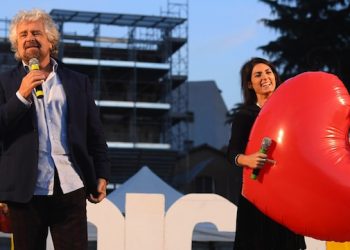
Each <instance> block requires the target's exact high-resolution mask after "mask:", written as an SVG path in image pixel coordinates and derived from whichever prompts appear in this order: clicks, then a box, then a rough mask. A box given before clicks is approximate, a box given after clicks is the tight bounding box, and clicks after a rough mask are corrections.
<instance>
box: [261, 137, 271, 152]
mask: <svg viewBox="0 0 350 250" xmlns="http://www.w3.org/2000/svg"><path fill="white" fill-rule="evenodd" d="M271 144H272V140H271V138H270V137H264V138H263V140H262V143H261V148H263V149H265V150H267V149H268V148H269V147H270V146H271Z"/></svg>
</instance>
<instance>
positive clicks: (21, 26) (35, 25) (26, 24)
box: [17, 20, 44, 31]
mask: <svg viewBox="0 0 350 250" xmlns="http://www.w3.org/2000/svg"><path fill="white" fill-rule="evenodd" d="M43 28H44V23H43V22H42V21H41V20H38V21H22V22H20V23H18V24H17V30H18V31H28V30H41V29H43Z"/></svg>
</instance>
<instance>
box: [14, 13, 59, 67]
mask: <svg viewBox="0 0 350 250" xmlns="http://www.w3.org/2000/svg"><path fill="white" fill-rule="evenodd" d="M39 20H42V21H43V23H44V28H45V32H46V35H47V38H48V40H49V42H50V43H51V45H52V49H51V52H50V54H51V56H52V57H54V58H58V45H59V41H60V33H59V32H58V29H57V26H56V24H55V22H54V21H53V20H52V18H51V16H50V15H49V14H48V13H46V12H45V11H43V10H39V9H32V10H28V11H24V10H22V11H20V12H18V13H17V15H16V16H15V17H14V18H13V19H12V21H11V24H10V32H9V40H10V43H11V50H12V51H13V52H14V53H15V58H16V59H17V60H19V61H20V60H21V58H20V55H19V54H18V41H17V26H18V24H20V23H21V22H35V21H39Z"/></svg>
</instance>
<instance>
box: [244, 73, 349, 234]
mask: <svg viewBox="0 0 350 250" xmlns="http://www.w3.org/2000/svg"><path fill="white" fill-rule="evenodd" d="M349 126H350V97H349V93H348V92H347V90H346V89H345V87H344V85H343V83H342V82H341V81H340V80H339V79H338V78H337V77H336V76H334V75H332V74H328V73H324V72H307V73H303V74H300V75H298V76H296V77H293V78H291V79H289V80H287V81H286V82H285V83H283V84H282V85H281V86H280V87H279V88H278V89H277V90H276V92H275V93H274V94H273V95H272V96H271V98H270V99H269V100H268V101H267V102H266V104H265V105H264V108H263V109H262V110H261V112H260V114H259V116H258V118H257V120H256V122H255V124H254V126H253V128H252V131H251V134H250V139H249V142H248V146H247V150H246V153H253V152H256V151H258V150H259V148H260V146H261V142H262V139H263V138H264V137H270V138H271V139H272V140H273V143H274V145H273V147H271V148H270V149H269V152H268V155H269V158H271V159H274V160H276V164H275V165H273V166H269V165H266V166H265V167H264V168H263V169H262V170H261V171H260V174H259V176H258V179H257V180H252V179H251V178H250V175H251V170H250V169H245V170H244V179H243V191H242V192H243V195H244V196H245V197H246V198H247V199H249V200H250V201H251V202H252V203H254V204H255V205H256V206H257V207H258V208H259V209H260V210H261V211H263V212H264V213H265V214H267V215H268V216H270V217H271V218H273V219H274V220H276V221H277V222H279V223H281V224H283V225H285V226H286V227H288V228H290V229H291V230H293V231H294V232H296V233H299V234H302V235H305V236H311V237H313V238H317V239H320V240H332V241H349V240H350V146H349Z"/></svg>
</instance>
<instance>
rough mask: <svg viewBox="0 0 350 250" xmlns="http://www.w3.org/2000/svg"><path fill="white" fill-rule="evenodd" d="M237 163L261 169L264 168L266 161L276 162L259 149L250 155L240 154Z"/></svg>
mask: <svg viewBox="0 0 350 250" xmlns="http://www.w3.org/2000/svg"><path fill="white" fill-rule="evenodd" d="M237 163H238V164H239V165H241V166H245V167H249V168H252V169H255V168H258V169H259V168H262V167H263V166H264V165H265V164H266V163H269V164H275V163H276V162H275V161H274V160H271V159H268V158H267V154H264V153H261V152H260V151H258V152H256V153H253V154H249V155H244V154H241V155H239V157H238V158H237Z"/></svg>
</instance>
